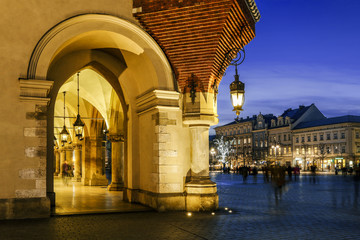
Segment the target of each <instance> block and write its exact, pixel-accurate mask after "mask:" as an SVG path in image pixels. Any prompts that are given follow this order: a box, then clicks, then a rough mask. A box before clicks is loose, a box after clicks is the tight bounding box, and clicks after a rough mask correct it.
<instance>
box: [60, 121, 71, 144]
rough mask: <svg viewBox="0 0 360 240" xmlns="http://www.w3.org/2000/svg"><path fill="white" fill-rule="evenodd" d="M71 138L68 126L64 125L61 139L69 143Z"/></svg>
mask: <svg viewBox="0 0 360 240" xmlns="http://www.w3.org/2000/svg"><path fill="white" fill-rule="evenodd" d="M68 138H69V132H68V131H67V130H66V127H65V125H64V127H63V129H62V131H61V132H60V140H61V142H62V143H67V141H68Z"/></svg>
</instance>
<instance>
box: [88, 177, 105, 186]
mask: <svg viewBox="0 0 360 240" xmlns="http://www.w3.org/2000/svg"><path fill="white" fill-rule="evenodd" d="M108 184H109V181H108V180H107V178H106V176H105V175H95V174H94V175H93V176H92V177H91V179H90V180H89V186H107V185H108Z"/></svg>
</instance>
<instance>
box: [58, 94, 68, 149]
mask: <svg viewBox="0 0 360 240" xmlns="http://www.w3.org/2000/svg"><path fill="white" fill-rule="evenodd" d="M63 93H64V127H63V129H62V131H61V132H60V140H61V142H62V143H63V144H65V143H66V142H67V141H68V138H69V132H68V131H67V130H66V126H65V94H66V92H63Z"/></svg>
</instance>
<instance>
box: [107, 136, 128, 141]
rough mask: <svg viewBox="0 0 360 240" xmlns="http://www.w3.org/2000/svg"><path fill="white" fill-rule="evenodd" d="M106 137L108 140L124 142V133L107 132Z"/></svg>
mask: <svg viewBox="0 0 360 240" xmlns="http://www.w3.org/2000/svg"><path fill="white" fill-rule="evenodd" d="M108 139H109V141H110V142H124V141H125V138H124V135H121V134H109V135H108Z"/></svg>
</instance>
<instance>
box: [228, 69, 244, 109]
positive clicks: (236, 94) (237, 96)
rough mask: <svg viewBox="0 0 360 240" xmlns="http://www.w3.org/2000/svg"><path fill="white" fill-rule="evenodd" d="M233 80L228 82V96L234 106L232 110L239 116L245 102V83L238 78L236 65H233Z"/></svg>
mask: <svg viewBox="0 0 360 240" xmlns="http://www.w3.org/2000/svg"><path fill="white" fill-rule="evenodd" d="M234 77H235V81H233V82H232V83H231V84H230V96H231V97H230V98H231V103H232V105H233V107H234V109H233V111H235V112H236V116H239V114H240V111H242V110H243V109H242V106H243V105H244V102H245V84H244V83H243V82H241V81H240V80H239V74H238V70H237V65H235V76H234Z"/></svg>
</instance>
